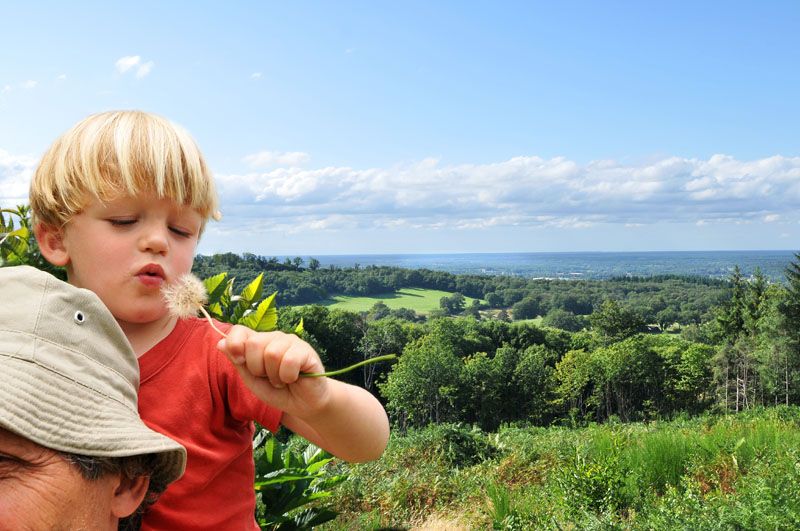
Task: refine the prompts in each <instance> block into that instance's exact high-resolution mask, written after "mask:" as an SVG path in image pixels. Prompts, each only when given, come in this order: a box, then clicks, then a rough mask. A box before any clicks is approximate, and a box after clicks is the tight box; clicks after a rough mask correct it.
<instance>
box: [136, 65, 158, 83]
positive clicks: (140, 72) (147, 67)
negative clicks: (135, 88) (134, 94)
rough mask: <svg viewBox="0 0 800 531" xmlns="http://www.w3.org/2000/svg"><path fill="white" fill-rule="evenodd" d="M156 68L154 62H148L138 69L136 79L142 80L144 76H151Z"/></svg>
mask: <svg viewBox="0 0 800 531" xmlns="http://www.w3.org/2000/svg"><path fill="white" fill-rule="evenodd" d="M154 66H155V63H153V61H147V62H146V63H143V64H141V65H139V68H137V69H136V79H142V78H143V77H144V76H146V75H147V74H149V73H150V71H151V70H152V69H153V67H154Z"/></svg>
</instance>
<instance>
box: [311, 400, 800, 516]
mask: <svg viewBox="0 0 800 531" xmlns="http://www.w3.org/2000/svg"><path fill="white" fill-rule="evenodd" d="M340 466H342V467H343V469H346V470H347V471H349V473H350V479H349V480H348V481H346V482H345V483H343V484H342V485H340V486H339V487H338V488H337V492H336V494H335V498H334V503H333V505H334V507H336V508H337V509H338V510H339V511H341V512H342V514H341V515H340V516H339V518H337V519H336V520H335V521H334V522H331V523H329V524H326V525H325V526H323V527H322V529H325V530H329V531H331V530H336V531H339V530H345V529H356V528H357V529H378V528H385V527H393V528H396V529H416V528H424V529H427V528H429V527H428V525H429V524H430V523H431V522H436V521H439V520H442V521H445V522H447V524H446V525H448V526H449V528H450V529H505V530H523V529H552V530H566V529H570V530H571V529H642V530H645V529H647V530H651V529H720V530H722V529H798V528H800V499H799V498H798V496H797V493H798V492H800V408H797V407H789V408H785V407H778V408H771V409H763V410H758V411H749V412H746V413H744V414H740V415H737V416H711V415H708V416H703V417H699V418H694V419H688V420H687V419H680V420H676V421H672V422H650V423H636V424H606V425H599V426H598V425H593V426H589V427H586V428H566V427H551V428H535V427H503V428H501V429H500V430H499V431H498V432H497V433H484V432H481V431H480V430H477V429H476V428H469V427H465V426H461V425H447V424H443V425H437V426H429V427H428V428H425V429H421V430H412V431H409V432H408V433H407V434H405V435H398V434H394V433H393V434H392V438H391V441H390V444H389V448H388V449H387V451H386V453H385V454H384V456H383V458H381V459H380V460H379V461H377V462H374V463H365V464H360V465H349V466H348V465H340Z"/></svg>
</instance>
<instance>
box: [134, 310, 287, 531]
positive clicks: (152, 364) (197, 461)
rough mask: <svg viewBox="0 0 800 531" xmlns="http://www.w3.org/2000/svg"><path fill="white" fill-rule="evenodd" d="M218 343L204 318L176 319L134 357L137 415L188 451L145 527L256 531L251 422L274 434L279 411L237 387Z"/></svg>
mask: <svg viewBox="0 0 800 531" xmlns="http://www.w3.org/2000/svg"><path fill="white" fill-rule="evenodd" d="M219 339H220V337H219V335H218V334H217V332H215V331H214V330H213V329H212V328H211V326H210V325H209V324H208V323H207V322H206V321H204V320H201V319H196V318H191V319H181V320H179V321H178V323H177V324H176V326H175V329H174V330H173V331H172V332H171V333H170V334H169V335H168V336H167V337H166V338H164V339H163V340H162V341H161V342H160V343H158V344H157V345H156V346H154V347H153V348H152V349H150V350H149V351H147V352H145V353H144V354H143V355H142V356H141V357H140V358H139V368H140V370H141V382H140V385H139V414H140V415H141V416H142V419H143V420H144V422H145V423H146V424H147V425H148V426H150V427H151V428H153V429H155V430H158V431H160V432H161V433H164V434H166V435H168V436H170V437H172V438H173V439H175V440H176V441H178V442H179V443H181V444H182V445H183V446H185V447H186V451H187V462H186V472H185V473H184V475H183V477H181V478H180V479H179V480H178V481H176V482H174V483H172V484H170V486H169V487H168V488H167V490H166V492H164V493H163V494H162V495H161V497H160V498H159V500H158V502H156V503H155V505H153V506H152V507H150V509H149V510H148V511H147V514H146V515H145V517H144V523H143V525H142V529H143V530H159V531H165V530H180V529H192V530H195V529H197V530H200V529H214V530H225V529H231V530H236V531H239V530H243V529H258V525H257V524H256V522H255V518H254V511H255V494H254V492H253V479H254V476H255V470H254V463H253V446H252V444H253V443H252V439H253V433H254V425H253V420H256V421H258V422H259V423H260V424H261V425H263V426H264V427H266V428H268V429H269V430H271V431H273V432H274V431H277V429H278V425H279V423H280V420H281V411H279V410H277V409H275V408H273V407H272V406H269V405H267V404H265V403H263V402H261V401H260V400H259V399H258V398H256V397H255V395H253V394H252V393H251V392H250V390H249V389H248V388H247V387H246V386H245V385H244V383H242V381H241V378H240V377H239V375H238V373H237V372H236V369H235V368H234V367H233V365H232V364H231V362H230V361H229V360H228V358H227V357H226V356H225V355H224V354H223V353H221V352H220V351H219V350H217V348H216V344H217V342H218V341H219Z"/></svg>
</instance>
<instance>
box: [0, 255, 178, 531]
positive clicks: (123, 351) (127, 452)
mask: <svg viewBox="0 0 800 531" xmlns="http://www.w3.org/2000/svg"><path fill="white" fill-rule="evenodd" d="M0 285H1V286H3V292H4V294H5V296H6V297H7V303H6V304H3V305H0V477H2V478H3V481H0V528H3V529H5V528H17V529H19V528H29V527H31V526H33V527H37V526H38V527H42V528H48V529H60V528H64V529H69V528H75V527H81V526H84V527H87V528H98V529H115V528H116V526H117V520H119V519H121V518H123V517H127V516H129V515H131V514H133V513H135V512H136V511H137V509H138V508H139V507H140V506H141V504H142V502H143V501H147V500H149V501H152V500H153V498H154V496H155V495H156V494H157V493H158V492H160V491H163V489H164V488H166V485H167V484H168V483H170V482H171V481H174V480H175V479H177V478H178V477H180V475H181V474H182V473H183V470H184V467H185V464H186V451H185V450H184V448H183V447H182V446H180V445H179V444H178V443H176V442H175V441H173V440H171V439H169V438H167V437H165V436H163V435H161V434H159V433H157V432H155V431H153V430H151V429H149V428H148V427H147V426H146V425H145V424H144V423H143V422H142V421H141V419H140V418H139V414H138V410H137V390H138V384H139V373H138V364H137V360H136V357H135V355H134V354H133V351H132V350H131V347H130V345H129V344H128V342H127V340H126V339H125V336H124V334H123V333H122V330H121V329H120V328H119V326H118V325H117V323H116V321H115V320H114V318H113V316H112V315H111V314H110V313H109V311H108V310H107V309H106V308H105V306H103V304H102V303H101V302H100V300H99V299H98V298H97V297H96V296H95V295H94V294H93V293H91V292H90V291H88V290H84V289H79V288H75V287H73V286H70V285H69V284H66V283H64V282H61V281H59V280H57V279H56V278H55V277H52V276H51V275H49V274H47V273H43V272H41V271H38V270H36V269H33V268H31V267H26V266H20V267H8V268H0ZM87 518H88V519H90V520H87Z"/></svg>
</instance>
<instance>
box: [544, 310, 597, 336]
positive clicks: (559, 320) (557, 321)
mask: <svg viewBox="0 0 800 531" xmlns="http://www.w3.org/2000/svg"><path fill="white" fill-rule="evenodd" d="M542 324H543V325H544V326H549V327H552V328H559V329H561V330H568V331H570V332H577V331H578V330H583V328H585V327H586V324H587V323H586V318H585V317H583V316H578V315H575V314H574V313H572V312H568V311H567V310H562V309H561V308H555V309H552V310H550V311H549V312H547V315H545V316H544V318H542Z"/></svg>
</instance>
